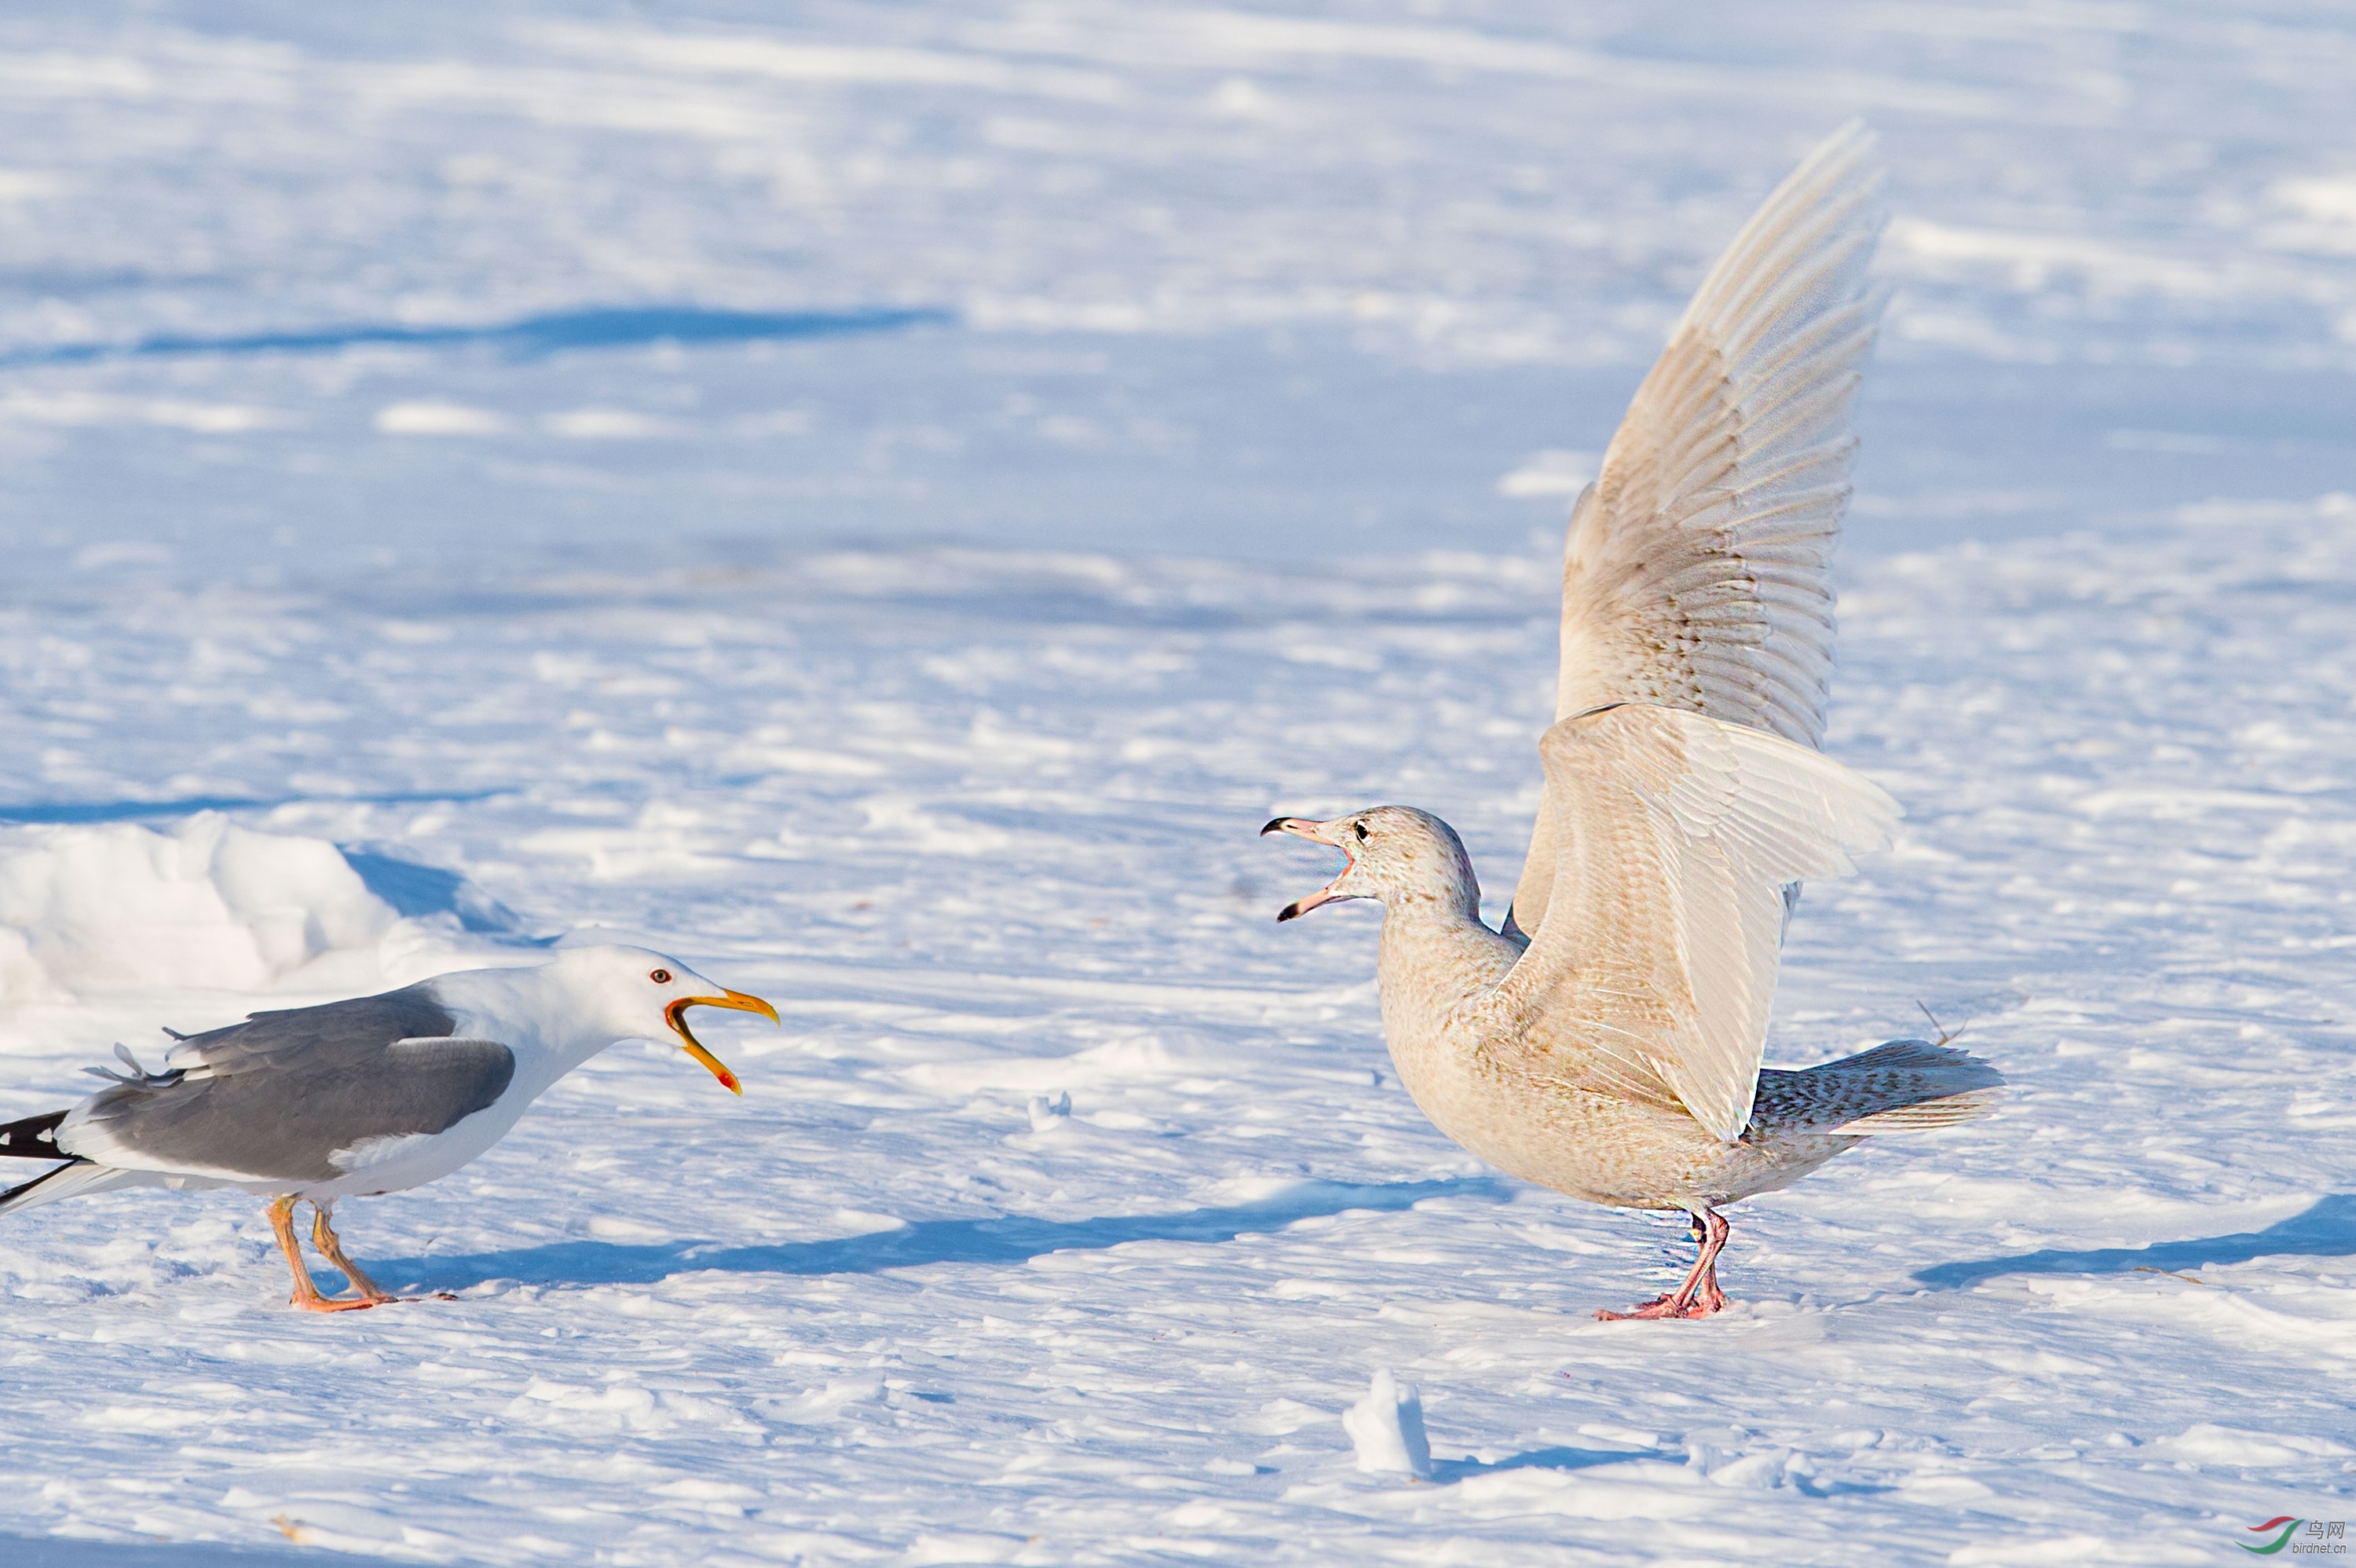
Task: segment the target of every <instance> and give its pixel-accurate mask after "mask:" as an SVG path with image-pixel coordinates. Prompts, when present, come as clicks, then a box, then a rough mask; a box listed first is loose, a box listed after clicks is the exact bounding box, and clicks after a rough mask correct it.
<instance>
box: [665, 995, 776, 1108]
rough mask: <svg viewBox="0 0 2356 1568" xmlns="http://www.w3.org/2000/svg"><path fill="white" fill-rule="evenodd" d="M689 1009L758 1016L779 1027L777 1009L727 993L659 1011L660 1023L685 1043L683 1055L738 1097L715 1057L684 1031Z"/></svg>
mask: <svg viewBox="0 0 2356 1568" xmlns="http://www.w3.org/2000/svg"><path fill="white" fill-rule="evenodd" d="M688 1008H734V1009H736V1011H738V1012H740V1013H759V1014H760V1015H761V1016H762V1017H764V1018H766V1019H768V1020H769V1021H770V1022H771V1023H781V1022H783V1021H784V1020H782V1019H779V1018H778V1017H777V1009H776V1008H773V1007H771V1006H770V1005H769V1004H768V1003H766V1002H765V1001H763V1000H762V999H761V998H760V997H748V996H746V995H745V994H744V992H742V991H728V992H724V993H723V994H722V995H720V996H717V997H680V999H679V1000H677V1001H675V1002H673V1003H672V1004H671V1005H670V1006H669V1007H667V1008H664V1009H663V1021H665V1022H666V1023H668V1024H669V1025H670V1027H671V1028H672V1029H673V1030H675V1031H676V1032H677V1033H678V1035H679V1038H680V1039H681V1040H685V1041H686V1042H687V1053H688V1054H689V1055H690V1056H692V1057H693V1058H695V1060H697V1061H701V1063H703V1065H704V1066H705V1067H707V1068H709V1069H710V1070H711V1072H712V1076H713V1077H714V1078H717V1079H719V1080H720V1086H721V1087H722V1088H723V1089H725V1090H727V1091H728V1092H729V1093H731V1094H742V1093H744V1085H743V1084H741V1083H737V1082H736V1074H734V1072H729V1071H728V1069H727V1068H726V1067H725V1066H723V1065H722V1063H721V1061H720V1059H719V1058H718V1057H716V1056H714V1055H712V1052H710V1051H706V1050H704V1049H703V1042H702V1041H701V1040H697V1039H696V1038H695V1035H694V1032H693V1031H692V1030H691V1029H689V1028H688V1027H687V1009H688Z"/></svg>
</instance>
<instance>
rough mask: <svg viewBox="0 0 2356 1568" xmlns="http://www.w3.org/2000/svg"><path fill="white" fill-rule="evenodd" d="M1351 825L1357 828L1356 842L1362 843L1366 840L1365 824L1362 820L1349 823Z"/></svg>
mask: <svg viewBox="0 0 2356 1568" xmlns="http://www.w3.org/2000/svg"><path fill="white" fill-rule="evenodd" d="M1351 826H1352V827H1355V828H1356V829H1357V830H1358V842H1359V843H1361V844H1364V843H1365V841H1366V825H1365V823H1363V822H1357V823H1353V824H1351Z"/></svg>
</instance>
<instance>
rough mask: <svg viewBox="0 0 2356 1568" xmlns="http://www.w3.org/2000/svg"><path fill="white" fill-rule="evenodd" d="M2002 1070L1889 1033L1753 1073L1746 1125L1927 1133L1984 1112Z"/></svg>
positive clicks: (2000, 1084) (1856, 1133) (1997, 1090)
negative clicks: (1887, 1037) (1845, 1051)
mask: <svg viewBox="0 0 2356 1568" xmlns="http://www.w3.org/2000/svg"><path fill="white" fill-rule="evenodd" d="M2003 1090H2004V1075H2003V1074H2002V1073H2000V1072H1997V1070H1996V1069H1995V1068H1993V1067H1990V1066H1989V1065H1988V1064H1987V1062H1985V1061H1981V1060H1980V1059H1979V1058H1978V1057H1976V1056H1974V1055H1973V1054H1972V1053H1971V1052H1970V1051H1958V1050H1956V1049H1955V1048H1954V1046H1951V1045H1933V1044H1932V1043H1931V1042H1930V1041H1929V1040H1891V1041H1890V1043H1889V1044H1887V1045H1877V1046H1875V1047H1874V1048H1873V1049H1872V1050H1871V1051H1859V1052H1858V1054H1857V1055H1855V1056H1847V1057H1843V1058H1842V1059H1841V1060H1840V1061H1827V1062H1826V1063H1824V1064H1823V1065H1822V1066H1820V1067H1811V1068H1809V1069H1808V1070H1807V1071H1805V1072H1776V1071H1774V1070H1773V1069H1772V1068H1771V1069H1768V1070H1767V1071H1764V1072H1761V1073H1760V1074H1759V1097H1758V1100H1757V1102H1756V1104H1754V1106H1753V1108H1752V1111H1751V1122H1752V1125H1755V1126H1758V1127H1760V1128H1762V1129H1770V1130H1773V1131H1778V1132H1783V1131H1789V1132H1811V1133H1839V1134H1841V1135H1843V1136H1852V1137H1869V1136H1872V1135H1874V1134H1876V1133H1917V1132H1928V1131H1930V1130H1932V1129H1933V1128H1935V1127H1951V1126H1954V1125H1955V1124H1956V1123H1958V1122H1968V1121H1970V1120H1972V1119H1973V1118H1974V1117H1976V1116H1983V1115H1987V1113H1988V1111H1989V1110H1990V1109H1991V1108H1993V1107H1994V1105H1995V1104H1996V1101H1997V1097H1998V1095H2000V1094H2001V1093H2003Z"/></svg>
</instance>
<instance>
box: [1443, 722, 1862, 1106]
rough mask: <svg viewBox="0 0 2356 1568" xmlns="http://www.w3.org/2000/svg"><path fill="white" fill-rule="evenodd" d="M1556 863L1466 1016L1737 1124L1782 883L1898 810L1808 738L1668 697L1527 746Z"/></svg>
mask: <svg viewBox="0 0 2356 1568" xmlns="http://www.w3.org/2000/svg"><path fill="white" fill-rule="evenodd" d="M1539 752H1540V754H1541V756H1542V757H1543V758H1544V759H1545V762H1546V788H1547V805H1548V806H1549V807H1550V808H1551V809H1550V811H1549V813H1548V816H1549V817H1550V819H1551V821H1552V822H1553V824H1554V826H1555V829H1556V832H1557V834H1558V838H1557V843H1556V848H1557V852H1558V856H1559V858H1560V859H1559V864H1560V865H1561V866H1562V867H1563V868H1564V870H1563V874H1562V876H1561V878H1560V880H1558V883H1557V884H1556V889H1555V899H1554V906H1553V911H1552V912H1551V913H1550V914H1548V916H1547V923H1546V925H1545V927H1544V929H1542V930H1541V931H1539V933H1537V937H1536V938H1535V939H1534V940H1533V941H1532V942H1531V944H1530V946H1529V948H1528V950H1527V951H1526V952H1525V953H1524V954H1523V955H1522V956H1521V958H1520V959H1519V960H1518V961H1517V962H1516V963H1515V965H1514V967H1513V969H1512V970H1511V971H1509V972H1508V973H1507V975H1506V976H1505V980H1504V981H1503V982H1502V983H1500V984H1499V986H1498V987H1497V988H1496V989H1495V990H1494V991H1493V992H1491V993H1490V995H1489V997H1487V998H1485V999H1484V1000H1483V1002H1482V1003H1480V1004H1479V1005H1478V1006H1477V1007H1476V1008H1475V1009H1474V1010H1473V1012H1472V1014H1470V1015H1468V1019H1467V1021H1468V1022H1470V1023H1471V1024H1472V1027H1473V1028H1474V1029H1477V1030H1480V1031H1481V1032H1483V1034H1486V1035H1489V1036H1490V1037H1492V1038H1496V1037H1497V1036H1498V1035H1500V1034H1501V1033H1503V1034H1510V1035H1512V1036H1514V1037H1515V1039H1516V1041H1517V1043H1518V1044H1519V1045H1520V1046H1521V1047H1523V1048H1537V1049H1542V1050H1545V1051H1547V1052H1548V1053H1549V1054H1550V1055H1552V1056H1553V1057H1554V1058H1555V1059H1556V1060H1557V1061H1558V1063H1559V1064H1560V1065H1561V1067H1562V1068H1563V1070H1564V1072H1565V1073H1566V1076H1569V1077H1571V1078H1572V1079H1574V1080H1575V1081H1583V1082H1587V1083H1592V1084H1595V1085H1596V1086H1598V1087H1603V1088H1610V1089H1614V1090H1617V1091H1618V1092H1621V1093H1626V1094H1628V1095H1630V1096H1631V1097H1633V1098H1638V1099H1659V1098H1661V1097H1662V1090H1663V1088H1664V1086H1665V1088H1666V1090H1667V1091H1668V1092H1669V1093H1672V1094H1674V1095H1675V1096H1676V1099H1677V1100H1678V1101H1679V1102H1681V1103H1682V1104H1684V1105H1685V1107H1686V1109H1687V1110H1688V1111H1690V1112H1691V1113H1692V1114H1693V1116H1694V1119H1695V1120H1697V1121H1698V1122H1700V1123H1701V1125H1703V1126H1705V1127H1708V1129H1709V1130H1710V1131H1711V1132H1712V1133H1715V1134H1716V1135H1717V1136H1719V1137H1721V1138H1724V1139H1727V1140H1729V1141H1731V1140H1733V1139H1735V1138H1737V1137H1740V1136H1741V1134H1742V1129H1743V1128H1744V1126H1746V1125H1748V1124H1749V1122H1750V1120H1751V1096H1752V1094H1753V1093H1754V1092H1755V1090H1756V1089H1757V1087H1758V1083H1759V1058H1760V1053H1761V1051H1762V1050H1763V1048H1764V1047H1765V1044H1766V1040H1767V1017H1768V1011H1769V1008H1771V1007H1772V1004H1773V1002H1774V997H1775V969H1776V960H1777V946H1778V944H1779V941H1780V939H1781V935H1782V928H1783V894H1782V889H1783V886H1784V884H1785V883H1788V882H1793V881H1796V880H1800V879H1802V878H1805V877H1832V876H1840V875H1844V874H1846V873H1847V872H1848V871H1850V870H1851V869H1854V867H1853V865H1852V863H1851V860H1850V857H1851V856H1852V855H1855V854H1858V853H1859V852H1861V851H1864V850H1867V849H1873V848H1880V847H1881V846H1883V845H1885V844H1887V843H1888V842H1889V841H1890V829H1891V828H1892V827H1894V826H1895V825H1896V823H1897V821H1898V816H1899V810H1898V805H1897V803H1896V802H1895V801H1893V800H1891V799H1890V796H1889V795H1886V794H1884V793H1883V792H1882V791H1881V789H1880V788H1879V787H1878V786H1877V785H1875V784H1872V783H1870V782H1869V781H1868V780H1867V779H1865V778H1864V777H1862V776H1861V775H1859V774H1858V773H1852V772H1851V771H1850V770H1849V769H1847V768H1846V767H1844V766H1842V765H1841V764H1840V763H1837V762H1834V761H1833V760H1832V759H1831V758H1829V757H1826V756H1825V755H1824V754H1822V753H1821V752H1813V751H1810V750H1809V749H1808V748H1807V747H1805V746H1800V745H1795V744H1794V743H1793V742H1791V741H1783V740H1779V739H1777V738H1776V737H1774V736H1772V735H1769V734H1766V733H1764V732H1763V731H1758V730H1754V729H1751V728H1748V727H1746V726H1743V725H1740V724H1730V723H1726V722H1724V721H1722V720H1715V719H1706V718H1703V717H1701V716H1700V715H1698V714H1694V713H1688V712H1685V711H1682V710H1680V709H1671V708H1657V707H1649V706H1643V705H1637V704H1628V705H1623V706H1621V707H1615V708H1611V709H1604V710H1603V711H1601V712H1598V713H1591V714H1587V715H1584V716H1582V717H1580V718H1576V719H1565V720H1560V721H1559V722H1558V723H1557V724H1555V726H1554V727H1553V728H1552V729H1550V730H1548V731H1547V732H1546V736H1545V739H1544V740H1542V741H1540V742H1539Z"/></svg>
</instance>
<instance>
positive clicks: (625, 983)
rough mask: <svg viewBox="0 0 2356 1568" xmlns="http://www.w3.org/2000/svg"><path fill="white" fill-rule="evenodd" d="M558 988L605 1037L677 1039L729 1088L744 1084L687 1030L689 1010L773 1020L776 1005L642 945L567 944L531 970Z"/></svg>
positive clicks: (737, 1090)
mask: <svg viewBox="0 0 2356 1568" xmlns="http://www.w3.org/2000/svg"><path fill="white" fill-rule="evenodd" d="M530 974H531V975H532V976H533V977H534V978H535V979H536V980H538V981H540V982H541V984H544V985H548V986H552V987H555V988H556V989H558V990H559V991H561V992H562V995H563V997H564V998H565V1001H566V1003H567V1004H568V1006H569V1008H570V1010H572V1011H573V1014H574V1016H576V1017H578V1018H581V1019H584V1021H586V1020H594V1026H593V1027H594V1029H598V1030H601V1031H610V1032H608V1033H607V1037H606V1038H607V1041H608V1042H610V1041H612V1040H656V1041H659V1042H664V1043H669V1042H670V1041H673V1040H676V1041H677V1042H678V1044H679V1046H680V1049H681V1050H683V1051H686V1052H687V1053H688V1055H690V1056H691V1057H693V1058H695V1060H696V1061H700V1062H701V1063H703V1065H704V1066H705V1067H706V1068H708V1069H709V1070H710V1071H711V1073H712V1076H713V1077H714V1078H717V1079H719V1080H720V1083H721V1084H722V1086H723V1088H725V1089H727V1090H728V1091H729V1092H730V1093H735V1094H741V1093H744V1088H743V1086H742V1085H740V1084H739V1083H737V1082H736V1075H735V1074H734V1072H729V1071H728V1069H727V1068H725V1067H724V1066H723V1065H721V1061H720V1059H719V1058H718V1057H716V1056H714V1055H712V1052H710V1051H706V1050H704V1049H703V1046H702V1044H701V1042H700V1041H699V1040H697V1039H696V1038H695V1035H694V1034H693V1032H692V1031H691V1030H690V1029H688V1027H687V1009H688V1008H734V1009H735V1010H736V1011H738V1012H745V1013H758V1014H760V1015H761V1016H762V1017H763V1018H766V1019H768V1020H769V1021H770V1022H771V1023H776V1022H777V1021H778V1020H777V1009H776V1008H773V1007H771V1006H770V1005H769V1004H768V1003H766V1002H765V1001H763V1000H762V999H761V998H760V997H752V996H747V995H745V994H744V992H742V991H732V990H730V989H729V988H728V987H725V986H723V985H721V984H720V983H719V982H718V981H716V980H708V979H706V978H704V976H701V975H699V974H697V973H696V972H695V971H694V970H692V969H691V968H689V967H688V966H687V965H684V964H682V963H680V961H679V960H678V959H676V958H668V957H665V956H664V955H662V954H659V953H656V952H653V951H650V950H649V949H648V948H644V947H570V948H566V949H565V950H564V951H562V952H561V953H559V954H558V955H556V957H555V959H554V960H553V961H552V962H551V963H548V964H546V965H541V967H540V968H538V969H536V970H532V971H530Z"/></svg>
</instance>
